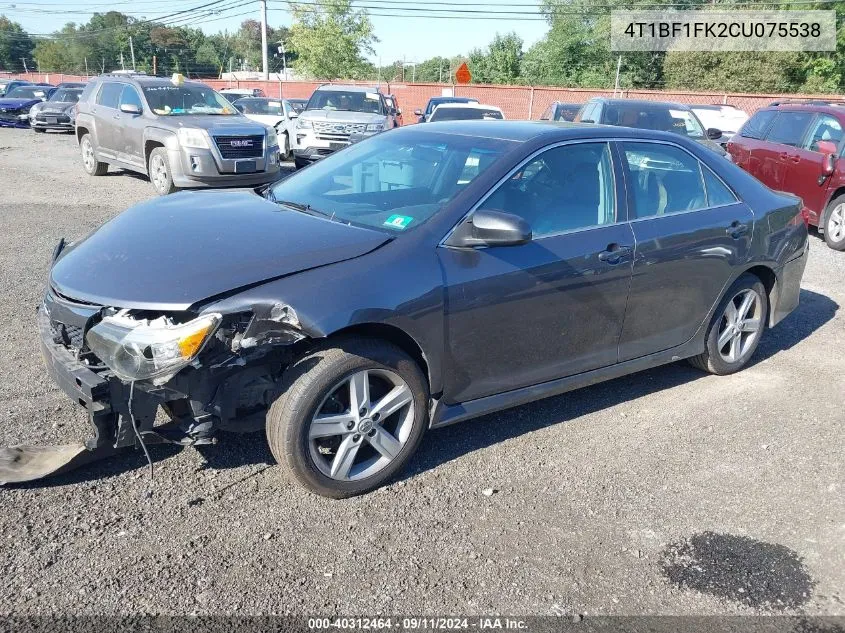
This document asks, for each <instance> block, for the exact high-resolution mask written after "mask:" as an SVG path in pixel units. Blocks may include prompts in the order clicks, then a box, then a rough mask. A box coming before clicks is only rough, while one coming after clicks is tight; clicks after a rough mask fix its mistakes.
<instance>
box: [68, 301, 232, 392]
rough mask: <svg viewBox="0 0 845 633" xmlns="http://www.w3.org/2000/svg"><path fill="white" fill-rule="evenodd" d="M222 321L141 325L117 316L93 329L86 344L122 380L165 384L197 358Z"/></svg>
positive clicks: (163, 321)
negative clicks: (150, 380)
mask: <svg viewBox="0 0 845 633" xmlns="http://www.w3.org/2000/svg"><path fill="white" fill-rule="evenodd" d="M221 318H222V317H221V316H220V315H219V314H206V315H203V316H201V317H198V318H196V319H194V320H192V321H188V322H187V323H179V324H175V323H173V322H171V321H170V320H169V319H167V318H165V317H159V318H158V319H154V320H152V321H147V320H143V321H141V320H138V319H135V318H133V317H131V316H128V315H125V314H116V315H114V316H108V317H105V318H104V319H103V320H102V321H100V322H99V323H98V324H97V325H95V326H94V327H93V328H91V329H90V330H89V331H88V333H87V334H86V335H85V342H86V343H88V347H89V348H90V349H91V351H92V352H94V353H95V354H96V355H97V356H98V357H99V358H100V360H102V361H103V362H104V363H105V364H106V366H107V367H108V368H109V369H111V370H112V371H113V372H114V373H115V374H116V375H117V376H118V377H119V378H121V379H122V380H126V381H132V380H149V379H152V381H153V383H155V384H162V383H165V382H167V381H168V380H170V378H172V377H173V376H174V375H175V374H176V373H177V372H178V371H179V370H180V369H182V368H183V367H185V366H186V365H188V364H190V362H191V361H192V360H193V359H194V358H196V356H197V354H199V352H200V350H202V348H203V345H205V342H206V341H207V340H208V339H209V338H210V337H211V335H212V334H214V331H215V330H216V329H217V326H218V325H220V320H221Z"/></svg>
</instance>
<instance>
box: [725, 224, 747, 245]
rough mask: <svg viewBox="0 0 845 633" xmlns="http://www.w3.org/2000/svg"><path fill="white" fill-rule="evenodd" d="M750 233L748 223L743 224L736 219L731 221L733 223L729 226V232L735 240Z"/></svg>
mask: <svg viewBox="0 0 845 633" xmlns="http://www.w3.org/2000/svg"><path fill="white" fill-rule="evenodd" d="M746 233H748V225H747V224H743V223H742V222H740V221H739V220H734V221H733V222H731V225H730V226H729V227H728V230H727V234H728V235H730V236H731V237H732V238H734V239H735V240H738V239H739V238H740V237H742V236H743V235H745V234H746Z"/></svg>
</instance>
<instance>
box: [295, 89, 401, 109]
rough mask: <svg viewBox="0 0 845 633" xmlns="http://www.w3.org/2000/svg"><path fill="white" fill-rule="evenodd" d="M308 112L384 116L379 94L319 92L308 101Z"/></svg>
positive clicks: (337, 91)
mask: <svg viewBox="0 0 845 633" xmlns="http://www.w3.org/2000/svg"><path fill="white" fill-rule="evenodd" d="M306 109H307V110H343V111H345V112H367V113H369V114H384V109H383V108H382V105H381V98H380V97H379V93H377V92H357V91H356V92H352V91H350V92H346V91H341V90H317V91H316V92H315V93H314V94H313V95H311V99H310V100H309V101H308V107H307V108H306Z"/></svg>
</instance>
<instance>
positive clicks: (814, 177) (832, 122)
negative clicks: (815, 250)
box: [727, 102, 845, 251]
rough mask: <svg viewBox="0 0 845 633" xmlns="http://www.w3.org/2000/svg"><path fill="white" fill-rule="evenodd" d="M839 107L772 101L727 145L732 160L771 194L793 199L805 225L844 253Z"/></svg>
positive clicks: (844, 122)
mask: <svg viewBox="0 0 845 633" xmlns="http://www.w3.org/2000/svg"><path fill="white" fill-rule="evenodd" d="M843 128H845V103H843V104H831V103H827V102H825V103H821V102H806V103H773V104H772V105H771V106H769V107H768V108H762V109H760V110H757V112H755V113H754V116H752V117H751V118H750V119H749V120H748V121H747V122H746V123H745V125H743V126H742V129H741V130H740V131H739V133H738V134H736V135H734V137H733V138H732V139H731V140H730V141H729V142H728V144H727V150H728V152H729V153H730V155H731V157H732V158H733V161H734V162H735V163H736V164H737V165H739V166H740V167H742V168H743V169H744V170H745V171H747V172H749V173H750V174H752V175H753V176H755V177H756V178H758V179H759V180H760V181H762V182H763V183H764V184H766V185H768V186H769V187H770V188H772V189H775V190H777V191H786V192H788V193H792V194H795V195H796V196H799V197H800V198H801V200H802V201H803V206H802V209H801V212H802V214H803V216H804V220H805V221H806V222H807V224H812V225H813V226H817V227H818V228H819V232H820V233H823V234H824V239H825V241H826V242H827V244H828V246H830V247H831V248H833V249H836V250H838V251H842V250H845V162H843V161H842V160H840V156H841V155H842V152H843Z"/></svg>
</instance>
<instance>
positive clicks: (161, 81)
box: [95, 73, 208, 88]
mask: <svg viewBox="0 0 845 633" xmlns="http://www.w3.org/2000/svg"><path fill="white" fill-rule="evenodd" d="M95 79H98V80H101V81H110V80H112V81H120V82H123V83H126V82H135V83H137V84H139V85H140V86H141V87H144V86H175V85H176V84H174V83H173V80H172V79H171V78H170V77H151V76H149V75H141V74H138V75H134V74H131V73H126V74H125V75H123V74H108V75H100V76H98V77H95ZM179 85H180V86H201V87H203V88H208V86H207V85H206V84H204V83H202V82H201V81H189V80H187V79H186V80H185V81H183V82H182V83H180V84H179Z"/></svg>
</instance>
